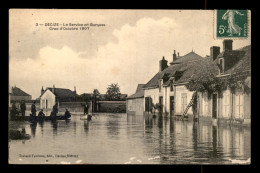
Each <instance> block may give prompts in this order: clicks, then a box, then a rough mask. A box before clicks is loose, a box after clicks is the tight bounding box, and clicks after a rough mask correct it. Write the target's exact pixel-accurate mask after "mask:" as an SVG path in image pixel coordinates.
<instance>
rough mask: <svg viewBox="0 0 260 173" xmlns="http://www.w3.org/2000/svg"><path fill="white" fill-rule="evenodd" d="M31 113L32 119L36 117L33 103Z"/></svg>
mask: <svg viewBox="0 0 260 173" xmlns="http://www.w3.org/2000/svg"><path fill="white" fill-rule="evenodd" d="M31 113H32V116H33V117H36V106H35V101H34V102H33V104H32V106H31Z"/></svg>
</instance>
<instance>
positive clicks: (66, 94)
mask: <svg viewBox="0 0 260 173" xmlns="http://www.w3.org/2000/svg"><path fill="white" fill-rule="evenodd" d="M77 97H78V95H77V93H76V87H74V91H71V90H70V89H64V88H55V86H54V85H53V87H52V88H46V89H45V90H43V87H42V89H41V96H40V108H41V109H44V110H45V111H49V110H52V107H53V106H54V105H55V103H58V105H59V104H60V102H74V101H76V98H77Z"/></svg>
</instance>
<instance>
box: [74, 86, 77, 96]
mask: <svg viewBox="0 0 260 173" xmlns="http://www.w3.org/2000/svg"><path fill="white" fill-rule="evenodd" d="M74 93H75V94H77V92H76V86H74Z"/></svg>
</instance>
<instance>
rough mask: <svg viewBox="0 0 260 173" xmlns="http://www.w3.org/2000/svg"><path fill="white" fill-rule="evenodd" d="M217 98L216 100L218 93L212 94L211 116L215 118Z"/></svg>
mask: <svg viewBox="0 0 260 173" xmlns="http://www.w3.org/2000/svg"><path fill="white" fill-rule="evenodd" d="M217 100H218V95H217V94H213V95H212V118H215V119H216V118H217V106H218V105H217Z"/></svg>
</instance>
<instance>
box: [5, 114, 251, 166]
mask: <svg viewBox="0 0 260 173" xmlns="http://www.w3.org/2000/svg"><path fill="white" fill-rule="evenodd" d="M9 125H10V129H18V130H21V131H23V132H25V133H26V134H28V135H29V136H30V138H29V139H22V140H21V139H18V140H17V139H16V140H12V139H11V140H9V163H15V164H241V163H242V164H250V157H251V154H250V153H251V150H250V146H251V143H250V141H251V138H250V137H251V132H250V128H249V127H241V126H229V125H225V126H220V125H218V126H213V125H211V124H206V123H204V124H203V123H194V122H192V121H175V120H174V119H173V118H170V117H167V118H166V117H156V118H152V117H150V118H143V116H133V115H127V114H98V115H96V116H95V117H92V120H91V121H87V120H80V115H72V119H71V120H70V121H64V120H60V121H57V122H56V123H52V122H50V121H45V122H43V123H39V122H38V123H37V124H30V123H29V122H10V124H9Z"/></svg>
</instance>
